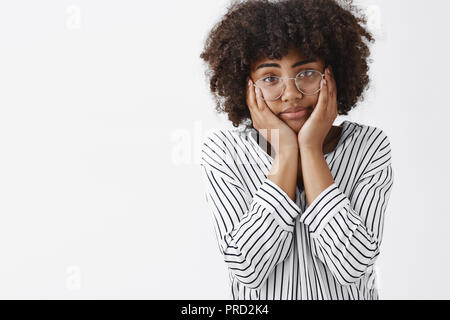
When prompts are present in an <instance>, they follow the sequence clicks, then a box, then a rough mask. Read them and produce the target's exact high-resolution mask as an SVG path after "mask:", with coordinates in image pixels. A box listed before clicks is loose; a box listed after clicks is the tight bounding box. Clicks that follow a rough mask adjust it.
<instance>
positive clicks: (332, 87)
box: [325, 66, 337, 114]
mask: <svg viewBox="0 0 450 320" xmlns="http://www.w3.org/2000/svg"><path fill="white" fill-rule="evenodd" d="M325 78H326V79H327V83H328V97H329V99H330V100H329V102H328V106H327V109H329V112H330V114H335V113H337V87H336V79H335V78H334V75H333V69H332V68H331V66H328V68H327V74H326V75H325Z"/></svg>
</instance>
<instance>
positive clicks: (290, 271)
mask: <svg viewBox="0 0 450 320" xmlns="http://www.w3.org/2000/svg"><path fill="white" fill-rule="evenodd" d="M340 126H341V127H343V132H342V136H341V138H340V140H339V143H338V145H337V147H336V148H335V150H333V151H332V152H330V153H327V154H326V155H325V159H326V161H327V163H328V167H329V168H330V170H331V173H332V175H333V177H334V181H335V183H333V184H332V185H330V186H329V187H328V188H327V189H325V190H324V191H323V192H322V193H321V194H320V195H319V196H318V197H317V198H316V199H314V201H313V202H312V203H311V204H310V205H309V206H307V205H306V199H305V192H304V190H299V188H298V187H297V188H296V196H295V201H292V199H291V198H289V196H288V195H287V194H286V193H285V192H284V191H283V190H282V189H281V188H280V187H279V186H278V185H277V184H275V183H274V182H272V181H271V180H269V179H267V174H268V172H269V171H270V169H271V167H272V163H273V161H274V158H273V157H271V156H270V155H269V154H268V153H267V152H265V151H264V150H263V149H262V148H261V146H260V145H259V144H258V142H257V140H259V138H260V137H259V133H258V132H257V131H256V130H254V129H253V130H246V131H240V130H239V129H233V130H215V131H214V132H213V133H211V134H210V135H209V136H208V137H206V138H205V139H204V141H203V142H204V143H203V147H202V153H201V163H200V165H201V169H202V170H201V171H202V178H203V181H204V186H205V195H206V201H207V203H208V206H209V209H210V214H212V222H213V225H214V229H215V234H216V236H217V243H218V246H219V250H220V253H221V254H222V256H223V258H224V261H225V263H226V266H227V268H228V272H229V279H230V289H231V290H230V291H231V292H230V297H229V298H230V299H234V300H237V299H246V300H254V299H261V300H262V299H277V300H278V299H282V300H289V299H295V300H311V299H326V300H331V299H332V300H337V299H355V300H356V299H358V300H371V299H379V294H378V288H377V287H376V281H375V280H376V272H375V269H374V264H375V262H376V259H377V257H378V256H379V254H380V246H381V241H382V237H383V225H384V213H385V210H386V207H387V204H388V201H389V196H390V193H391V190H392V184H393V169H392V166H391V149H390V143H389V140H388V137H387V136H386V134H385V133H384V132H383V131H382V130H381V129H378V128H376V127H372V126H366V125H362V124H358V123H355V122H350V121H343V122H342V123H341V124H340ZM261 138H262V137H261Z"/></svg>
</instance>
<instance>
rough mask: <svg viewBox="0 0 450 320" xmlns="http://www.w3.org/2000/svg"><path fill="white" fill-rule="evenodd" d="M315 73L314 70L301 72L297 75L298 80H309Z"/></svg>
mask: <svg viewBox="0 0 450 320" xmlns="http://www.w3.org/2000/svg"><path fill="white" fill-rule="evenodd" d="M314 74H315V71H314V70H305V71H302V72H300V73H299V74H298V77H299V78H311V77H312V76H314Z"/></svg>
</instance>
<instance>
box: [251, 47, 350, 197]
mask: <svg viewBox="0 0 450 320" xmlns="http://www.w3.org/2000/svg"><path fill="white" fill-rule="evenodd" d="M311 60H312V61H311ZM298 62H300V63H298ZM262 64H264V65H262ZM266 64H270V65H266ZM273 64H277V65H273ZM294 65H295V66H294ZM292 66H294V67H292ZM325 67H326V66H325V63H324V61H323V60H322V59H307V58H306V57H305V56H303V55H302V53H301V52H300V51H299V50H298V49H297V48H295V47H293V48H291V49H290V50H289V52H288V54H287V55H286V56H284V57H283V59H282V60H281V61H280V60H275V59H266V58H263V59H260V60H258V61H255V62H254V63H253V64H252V68H251V74H250V78H251V79H252V81H253V82H255V81H256V80H258V79H261V78H264V77H266V76H280V77H291V78H292V77H295V75H296V74H298V73H299V72H300V71H301V70H304V69H314V70H318V71H320V72H322V73H323V72H324V69H325ZM318 97H319V93H317V94H314V95H303V94H302V93H301V92H300V91H298V89H297V88H296V87H295V84H294V82H293V81H288V83H287V86H286V88H285V90H284V92H283V94H282V96H281V97H280V98H279V99H278V100H276V101H266V104H267V107H269V109H270V110H271V111H272V112H273V114H274V115H275V116H277V117H278V118H279V119H280V120H282V121H284V122H285V123H286V124H287V125H288V126H289V127H290V128H291V129H292V130H293V131H294V132H295V133H297V134H298V133H299V131H300V130H301V128H302V127H303V125H304V123H305V122H306V120H308V118H309V116H310V115H311V113H308V114H306V115H305V116H304V117H301V118H298V119H286V118H284V116H283V114H282V111H283V110H285V109H286V108H287V107H290V106H293V105H299V104H300V105H302V106H306V107H312V108H314V107H315V106H316V104H317V102H318ZM341 134H342V128H341V127H339V126H331V128H330V130H329V132H328V133H327V135H326V137H325V139H324V142H323V145H322V152H323V154H326V153H329V152H331V151H333V150H334V149H335V148H336V146H337V143H338V142H339V139H340V137H341ZM263 139H264V138H263ZM271 148H272V147H271V145H270V142H269V141H267V153H268V154H270V153H271V152H270V151H271ZM271 156H273V155H271ZM298 168H299V169H298V180H297V185H298V186H299V188H303V177H302V169H301V157H299V159H298Z"/></svg>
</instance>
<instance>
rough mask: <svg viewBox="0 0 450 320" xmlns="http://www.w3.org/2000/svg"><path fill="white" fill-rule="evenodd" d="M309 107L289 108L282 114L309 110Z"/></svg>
mask: <svg viewBox="0 0 450 320" xmlns="http://www.w3.org/2000/svg"><path fill="white" fill-rule="evenodd" d="M309 108H310V107H291V108H287V109H286V110H284V111H283V112H282V113H296V112H299V111H302V110H305V109H309Z"/></svg>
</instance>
